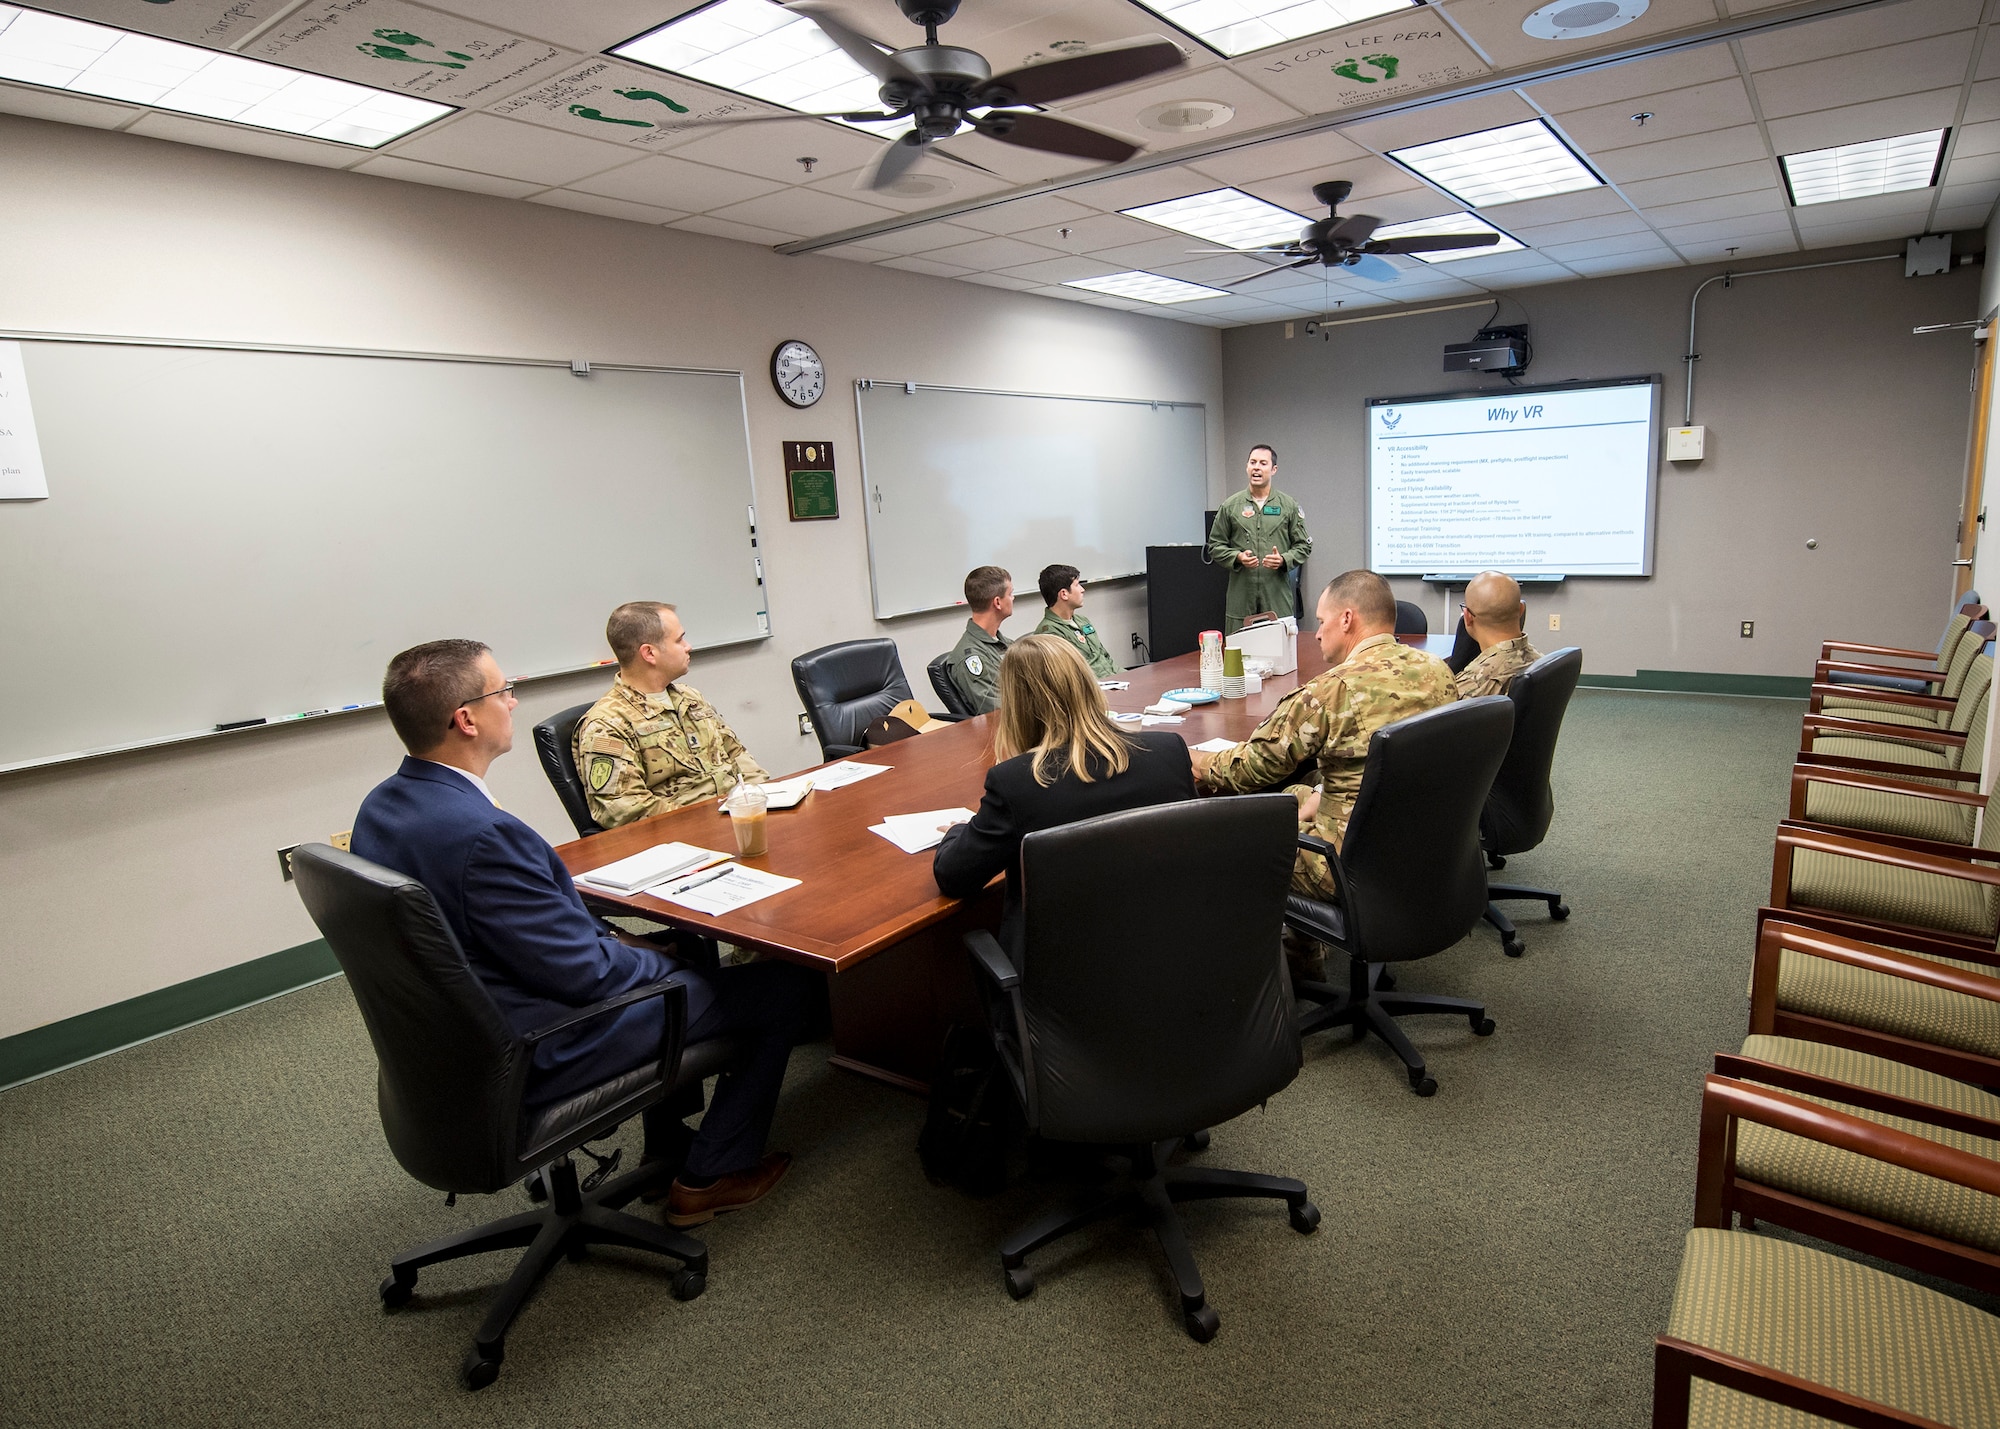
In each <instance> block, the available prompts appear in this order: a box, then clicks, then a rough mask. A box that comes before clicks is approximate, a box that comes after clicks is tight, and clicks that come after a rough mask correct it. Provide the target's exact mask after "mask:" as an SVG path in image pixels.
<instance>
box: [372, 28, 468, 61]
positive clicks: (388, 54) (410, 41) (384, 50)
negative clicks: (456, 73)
mask: <svg viewBox="0 0 2000 1429" xmlns="http://www.w3.org/2000/svg"><path fill="white" fill-rule="evenodd" d="M375 38H376V39H378V40H386V41H387V42H388V43H386V44H380V45H356V46H355V47H354V48H355V49H357V50H359V51H361V53H362V54H364V55H373V56H374V57H375V58H376V59H378V60H402V61H404V62H405V63H407V64H416V65H436V66H438V67H439V68H441V69H464V68H465V65H464V64H458V63H455V61H458V60H464V61H465V62H466V63H467V64H469V63H471V61H472V56H471V55H462V54H460V53H459V52H458V51H457V50H445V51H443V53H445V54H447V55H450V56H451V58H450V59H445V60H439V59H432V58H430V57H429V56H428V55H413V54H411V53H410V52H409V50H407V49H405V48H404V46H406V45H421V46H423V47H424V48H425V49H427V50H435V49H437V48H438V47H437V46H436V45H434V44H432V43H431V42H430V41H429V40H427V39H425V38H424V37H423V36H422V35H413V34H411V33H410V32H409V31H408V30H377V31H375Z"/></svg>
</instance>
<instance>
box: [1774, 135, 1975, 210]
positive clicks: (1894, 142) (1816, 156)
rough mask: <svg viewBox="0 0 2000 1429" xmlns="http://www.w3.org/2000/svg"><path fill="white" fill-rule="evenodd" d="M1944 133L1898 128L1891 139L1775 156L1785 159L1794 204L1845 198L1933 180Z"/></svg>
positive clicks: (1919, 185) (1919, 186)
mask: <svg viewBox="0 0 2000 1429" xmlns="http://www.w3.org/2000/svg"><path fill="white" fill-rule="evenodd" d="M1944 136H1945V131H1944V130H1942V129H1927V130H1925V131H1924V132H1923V133H1921V134H1899V135H1897V136H1896V137H1895V138H1893V139H1870V140H1868V141H1866V142H1865V143H1861V144H1842V145H1839V146H1838V147H1837V148H1832V149H1813V150H1810V151H1808V152H1806V153H1803V154H1785V155H1782V156H1781V157H1780V158H1779V160H1778V162H1779V163H1780V164H1782V165H1784V168H1785V183H1786V185H1787V186H1788V187H1789V188H1790V189H1791V191H1792V206H1793V207H1794V208H1804V207H1805V206H1806V205H1807V204H1814V203H1833V202H1835V201H1837V200H1839V199H1844V198H1868V197H1871V196H1872V195H1875V194H1893V193H1901V192H1903V191H1904V190H1905V189H1927V188H1929V187H1930V186H1931V185H1932V184H1933V183H1935V182H1936V181H1937V167H1938V159H1939V157H1940V156H1942V155H1943V153H1944Z"/></svg>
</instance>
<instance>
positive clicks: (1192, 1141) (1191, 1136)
mask: <svg viewBox="0 0 2000 1429" xmlns="http://www.w3.org/2000/svg"><path fill="white" fill-rule="evenodd" d="M1181 1150H1183V1151H1185V1152H1187V1153H1188V1154H1189V1155H1190V1156H1192V1155H1195V1154H1197V1153H1199V1152H1203V1151H1206V1150H1208V1132H1207V1131H1206V1130H1202V1131H1190V1132H1189V1133H1188V1134H1187V1135H1186V1136H1183V1137H1182V1138H1181Z"/></svg>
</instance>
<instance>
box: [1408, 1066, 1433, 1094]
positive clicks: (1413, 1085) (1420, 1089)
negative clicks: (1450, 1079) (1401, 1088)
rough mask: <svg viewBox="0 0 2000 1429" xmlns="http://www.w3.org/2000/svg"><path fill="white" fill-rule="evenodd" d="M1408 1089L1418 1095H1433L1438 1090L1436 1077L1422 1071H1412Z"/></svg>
mask: <svg viewBox="0 0 2000 1429" xmlns="http://www.w3.org/2000/svg"><path fill="white" fill-rule="evenodd" d="M1410 1090H1411V1091H1413V1092H1415V1093H1416V1094H1417V1095H1418V1096H1420V1097H1434V1096H1436V1095H1437V1092H1438V1084H1437V1078H1436V1077H1433V1076H1430V1075H1428V1074H1426V1073H1423V1072H1412V1073H1410Z"/></svg>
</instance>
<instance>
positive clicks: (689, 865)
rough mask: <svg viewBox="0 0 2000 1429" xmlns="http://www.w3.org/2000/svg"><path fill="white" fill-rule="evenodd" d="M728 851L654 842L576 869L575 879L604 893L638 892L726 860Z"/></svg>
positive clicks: (692, 845)
mask: <svg viewBox="0 0 2000 1429" xmlns="http://www.w3.org/2000/svg"><path fill="white" fill-rule="evenodd" d="M728 858H729V855H728V854H726V853H717V852H716V851H715V850H714V849H712V848H698V847H696V846H695V845H694V844H683V843H666V844H654V845H653V846H652V847H651V848H648V849H641V850H640V851H639V852H638V853H635V854H633V855H632V856H631V857H629V858H621V859H619V860H618V861H617V862H616V863H607V864H604V865H603V866H601V867H598V868H593V869H591V870H590V871H589V872H588V873H579V874H578V875H577V876H576V881H577V882H578V883H581V884H582V885H583V886H584V887H586V888H595V889H598V890H601V891H603V892H607V893H639V892H643V891H644V890H646V889H648V888H651V887H652V886H653V885H654V884H656V883H671V882H673V881H674V880H675V879H677V878H680V877H681V876H683V875H684V874H690V873H695V872H697V871H699V870H701V869H704V868H708V867H711V866H713V865H715V864H718V863H723V862H726V861H727V860H728Z"/></svg>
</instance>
